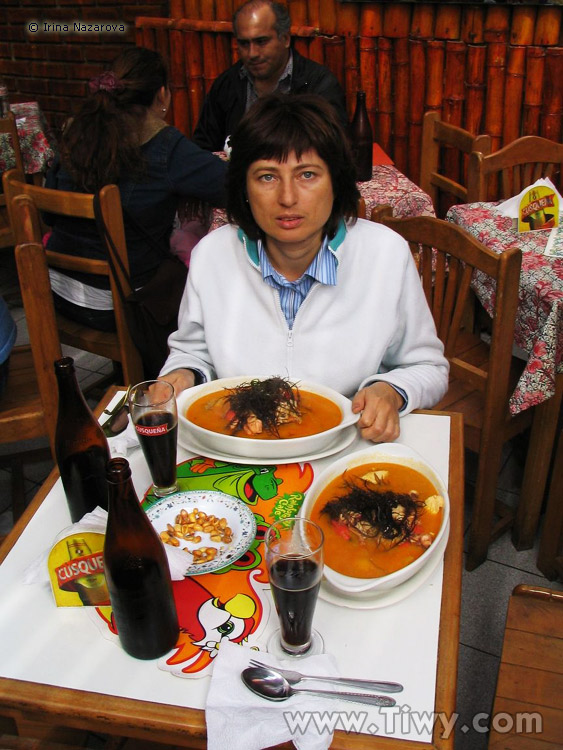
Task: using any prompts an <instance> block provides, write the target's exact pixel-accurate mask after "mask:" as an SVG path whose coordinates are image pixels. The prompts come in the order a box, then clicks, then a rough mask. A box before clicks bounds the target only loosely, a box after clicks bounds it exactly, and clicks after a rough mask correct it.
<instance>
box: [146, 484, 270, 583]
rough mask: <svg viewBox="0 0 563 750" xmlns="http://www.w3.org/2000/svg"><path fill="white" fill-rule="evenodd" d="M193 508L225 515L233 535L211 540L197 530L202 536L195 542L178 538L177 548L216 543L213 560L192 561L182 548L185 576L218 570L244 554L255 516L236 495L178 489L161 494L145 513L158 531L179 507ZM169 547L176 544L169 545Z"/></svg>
mask: <svg viewBox="0 0 563 750" xmlns="http://www.w3.org/2000/svg"><path fill="white" fill-rule="evenodd" d="M194 508H197V509H198V510H202V511H204V512H205V513H207V515H208V516H211V515H214V516H217V517H218V518H226V519H227V524H228V526H229V527H230V528H231V530H232V532H233V539H232V541H231V542H230V543H229V544H223V543H221V542H212V541H211V540H210V539H209V534H204V533H203V532H198V533H199V534H200V536H201V542H199V543H198V544H194V543H193V542H188V541H186V540H182V539H180V540H179V541H180V548H183V547H187V548H188V549H189V550H194V549H197V548H198V547H216V548H217V549H218V550H219V552H218V553H217V556H216V557H215V558H214V559H213V560H211V561H210V562H206V563H201V564H199V565H195V564H194V563H193V562H192V560H193V558H192V556H191V554H189V552H184V554H185V556H186V570H185V572H184V575H185V576H194V575H201V574H203V573H212V572H213V571H215V570H221V568H225V567H226V566H227V565H230V564H231V563H234V562H235V561H236V560H238V559H239V558H240V557H242V556H243V555H244V553H245V552H246V550H247V549H248V548H249V547H250V545H251V544H252V542H253V541H254V537H255V536H256V519H255V518H254V513H253V512H252V511H251V510H250V508H249V507H248V506H247V505H245V504H244V503H243V502H242V501H241V500H239V499H238V498H236V497H232V496H231V495H226V494H225V493H223V492H215V491H214V490H211V491H206V490H194V491H192V492H189V491H188V492H177V493H175V494H174V495H170V497H163V498H162V500H160V501H159V502H158V503H156V504H155V505H152V506H151V507H150V508H149V509H148V510H147V516H148V517H149V519H150V521H151V523H152V525H153V526H154V528H155V529H156V530H157V532H158V534H160V532H161V531H166V526H167V524H171V525H172V526H173V525H174V523H175V520H176V516H177V515H178V513H180V511H181V510H182V509H184V510H187V511H188V512H191V511H192V510H193V509H194ZM171 549H179V548H178V547H176V548H175V547H172V548H171Z"/></svg>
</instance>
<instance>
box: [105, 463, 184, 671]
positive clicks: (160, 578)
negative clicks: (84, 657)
mask: <svg viewBox="0 0 563 750" xmlns="http://www.w3.org/2000/svg"><path fill="white" fill-rule="evenodd" d="M107 479H108V484H109V488H110V493H109V498H110V499H109V512H108V525H107V529H106V538H105V544H104V568H105V574H106V582H107V587H108V591H109V596H110V601H111V607H112V611H113V615H114V618H115V624H116V627H117V633H118V635H119V640H120V641H121V645H122V646H123V648H124V650H125V651H127V653H128V654H131V656H134V657H136V658H137V659H156V658H157V657H159V656H162V655H163V654H165V653H167V652H168V651H170V649H172V648H173V647H174V646H175V644H176V641H177V639H178V633H179V626H178V616H177V614H176V605H175V603H174V596H173V593H172V583H171V580H170V570H169V567H168V560H167V558H166V552H165V551H164V547H163V545H162V542H161V541H160V539H159V537H158V534H157V533H156V531H155V529H154V528H153V526H152V524H151V522H150V521H149V519H148V518H147V516H146V514H145V512H144V511H143V509H142V508H141V505H140V503H139V499H138V497H137V495H136V493H135V490H134V488H133V483H132V481H131V469H130V468H129V463H128V462H127V460H126V459H124V458H114V459H112V460H111V461H110V462H109V464H108V471H107Z"/></svg>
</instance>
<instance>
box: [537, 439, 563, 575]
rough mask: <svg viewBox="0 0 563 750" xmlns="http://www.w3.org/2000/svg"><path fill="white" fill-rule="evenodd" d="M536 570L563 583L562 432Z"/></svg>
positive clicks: (553, 469)
mask: <svg viewBox="0 0 563 750" xmlns="http://www.w3.org/2000/svg"><path fill="white" fill-rule="evenodd" d="M537 564H538V568H539V569H540V570H541V572H542V573H543V574H544V576H545V577H546V578H548V579H549V580H550V581H552V580H554V579H555V578H557V577H559V578H560V579H561V580H562V581H563V430H561V432H560V433H559V441H558V443H557V448H556V451H555V458H554V460H553V466H552V467H551V482H550V485H549V493H548V497H547V507H546V510H545V518H544V520H543V529H542V534H541V538H540V548H539V551H538V563H537Z"/></svg>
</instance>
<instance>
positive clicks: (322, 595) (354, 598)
mask: <svg viewBox="0 0 563 750" xmlns="http://www.w3.org/2000/svg"><path fill="white" fill-rule="evenodd" d="M449 535H450V522H449V520H448V523H447V526H446V530H445V532H444V535H443V536H442V538H441V539H440V541H439V542H438V544H437V547H438V548H439V549H437V550H436V556H435V557H434V558H433V559H432V560H431V561H430V563H429V564H428V565H425V566H424V567H423V568H422V569H421V570H419V571H418V573H415V574H414V575H413V576H412V578H408V579H407V580H406V581H404V583H400V584H399V585H398V586H396V587H395V588H394V589H389V590H388V591H360V592H358V593H355V594H346V593H344V592H343V591H340V590H339V589H337V588H335V587H334V586H333V585H332V584H330V583H329V582H328V581H327V580H326V578H323V580H322V583H321V589H320V591H319V599H322V600H323V601H325V602H329V604H336V606H337V607H346V608H348V609H381V608H382V607H389V606H390V605H391V604H397V603H398V602H402V601H403V599H406V598H407V596H410V595H411V594H413V593H414V592H415V591H416V590H417V589H419V588H420V587H421V586H422V585H423V584H425V583H426V581H428V579H429V578H430V576H431V575H432V574H433V573H434V571H435V570H436V569H437V568H438V565H439V564H440V563H441V562H442V560H443V559H444V552H445V551H446V547H447V545H448V538H449Z"/></svg>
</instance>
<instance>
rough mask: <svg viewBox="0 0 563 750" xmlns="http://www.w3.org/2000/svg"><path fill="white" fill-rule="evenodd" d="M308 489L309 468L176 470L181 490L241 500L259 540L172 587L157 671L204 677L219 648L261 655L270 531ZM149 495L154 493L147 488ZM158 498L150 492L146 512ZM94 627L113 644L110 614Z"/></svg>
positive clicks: (212, 463)
mask: <svg viewBox="0 0 563 750" xmlns="http://www.w3.org/2000/svg"><path fill="white" fill-rule="evenodd" d="M312 481H313V469H312V466H311V464H309V463H304V464H281V465H279V466H262V465H260V464H256V465H246V464H245V465H243V464H236V463H228V462H226V461H219V460H215V459H210V458H202V457H196V458H191V459H188V460H187V461H184V463H182V464H180V465H179V466H178V485H179V490H181V491H186V490H217V491H219V492H224V493H226V494H228V495H232V496H233V497H236V498H239V499H240V500H241V501H242V502H244V503H245V504H246V505H247V506H248V507H250V508H251V509H252V512H253V513H254V516H255V518H256V526H257V532H256V538H255V539H254V541H253V543H252V544H251V546H250V548H249V549H248V550H247V551H246V552H245V553H244V555H243V556H242V557H241V558H240V559H239V560H237V561H236V562H234V563H233V564H232V565H230V566H228V567H227V568H223V569H222V570H220V571H217V572H215V573H208V574H204V575H199V576H193V577H189V578H184V579H183V580H181V581H173V587H174V596H175V599H176V607H177V610H178V619H179V622H180V636H179V639H178V643H177V645H176V649H175V651H174V652H173V653H172V655H171V656H169V657H168V658H163V659H160V660H159V661H158V662H157V664H158V667H159V668H160V669H163V670H165V671H169V672H171V673H173V674H174V675H176V676H179V677H203V676H206V675H208V674H209V672H210V667H211V665H212V663H213V659H214V658H215V656H216V655H217V653H218V651H219V648H220V646H221V642H222V641H223V640H224V639H226V640H229V641H231V642H234V643H243V642H244V643H246V644H247V645H250V646H251V647H252V646H256V647H257V648H260V647H264V645H265V644H264V639H263V636H264V633H265V631H266V626H267V624H268V621H269V618H270V617H276V614H275V610H274V609H273V606H272V600H271V596H270V594H269V583H268V576H267V572H266V566H265V563H264V561H263V557H262V550H263V544H262V542H263V540H264V536H265V533H266V530H267V529H268V527H269V526H270V525H271V524H272V523H274V522H275V521H277V520H278V519H280V518H286V517H288V516H294V515H296V514H297V513H298V511H299V509H300V507H301V505H302V503H303V500H304V498H305V492H306V491H307V489H308V488H309V487H310V485H311V482H312ZM151 489H152V488H151ZM159 501H160V498H157V497H156V496H155V495H153V494H151V491H150V489H149V491H148V492H147V494H146V495H145V497H144V499H143V507H144V508H145V510H147V509H149V508H150V507H151V506H152V505H154V504H155V503H157V502H159ZM97 612H98V614H99V615H100V617H101V618H102V619H101V620H100V618H97V620H98V624H99V625H102V631H103V632H104V634H105V635H106V636H108V637H117V635H116V629H115V623H114V622H113V618H112V616H111V608H110V607H99V608H98V609H97Z"/></svg>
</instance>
